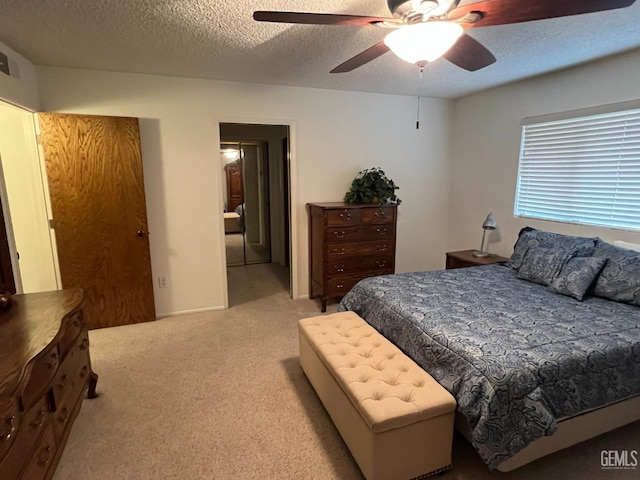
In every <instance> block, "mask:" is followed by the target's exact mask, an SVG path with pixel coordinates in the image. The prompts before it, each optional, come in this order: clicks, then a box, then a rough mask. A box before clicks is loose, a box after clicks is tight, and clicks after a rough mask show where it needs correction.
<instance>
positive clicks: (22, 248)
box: [0, 103, 58, 293]
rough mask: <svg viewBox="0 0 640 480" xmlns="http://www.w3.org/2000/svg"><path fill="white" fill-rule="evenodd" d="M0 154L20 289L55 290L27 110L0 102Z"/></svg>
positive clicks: (54, 271)
mask: <svg viewBox="0 0 640 480" xmlns="http://www.w3.org/2000/svg"><path fill="white" fill-rule="evenodd" d="M0 157H1V159H2V172H3V174H4V182H5V187H6V192H7V199H8V203H9V210H8V212H6V213H5V216H6V217H7V219H10V222H11V226H12V230H13V237H14V239H15V246H16V249H17V251H18V253H19V254H20V260H19V261H17V264H18V271H17V272H15V271H14V276H15V274H16V273H19V275H20V279H21V281H22V282H21V283H22V288H21V292H22V293H31V292H43V291H48V290H56V289H57V288H58V286H57V282H56V270H55V267H54V265H55V260H54V257H53V253H52V249H51V239H50V237H49V224H48V221H47V218H48V216H47V209H46V203H45V197H44V189H43V182H42V174H41V169H40V158H39V156H38V150H37V147H36V132H35V126H34V118H33V114H32V113H31V112H28V111H26V110H22V109H19V108H17V107H14V106H12V105H7V104H3V103H0Z"/></svg>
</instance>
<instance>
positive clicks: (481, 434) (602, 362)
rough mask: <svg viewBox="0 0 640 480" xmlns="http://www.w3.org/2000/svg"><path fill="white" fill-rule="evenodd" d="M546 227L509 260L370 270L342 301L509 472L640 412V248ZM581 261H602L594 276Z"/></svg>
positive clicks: (522, 241) (529, 234)
mask: <svg viewBox="0 0 640 480" xmlns="http://www.w3.org/2000/svg"><path fill="white" fill-rule="evenodd" d="M539 232H540V231H535V230H534V229H529V230H527V231H523V232H521V233H523V234H521V236H520V238H519V240H518V243H517V244H516V248H515V251H514V255H513V256H512V257H511V259H510V260H509V262H508V263H507V265H501V264H495V265H487V266H479V267H471V268H465V269H457V270H444V271H434V272H416V273H405V274H396V275H386V276H379V277H373V278H368V279H365V280H362V281H361V282H359V283H358V284H356V285H355V286H354V288H353V289H352V290H351V291H350V292H349V293H348V294H347V295H345V297H344V298H343V299H342V301H341V303H340V306H339V310H341V311H344V310H352V311H354V312H356V313H358V314H359V315H360V316H361V317H362V318H364V319H365V320H366V321H367V322H368V323H370V324H371V325H372V326H373V327H375V328H376V329H377V330H378V331H379V332H380V333H382V334H383V335H384V336H385V337H386V338H388V339H389V340H390V341H392V342H393V343H394V344H396V345H397V346H398V347H399V348H400V349H401V350H403V351H404V352H405V353H406V354H407V355H408V356H409V357H410V358H412V359H413V360H414V361H415V362H416V363H417V364H418V365H420V366H421V367H422V368H423V369H425V370H426V371H427V372H428V373H430V374H431V375H432V376H433V377H434V378H435V379H436V380H437V381H438V382H439V383H440V384H441V385H443V386H444V387H445V388H446V389H447V390H448V391H449V392H451V393H452V394H453V396H454V397H455V398H456V400H457V402H458V407H457V408H458V416H459V420H460V421H459V422H458V426H459V429H460V430H461V431H462V432H463V433H464V434H465V436H467V437H468V438H469V440H470V441H471V443H472V444H473V446H474V447H475V449H476V450H477V451H478V453H479V454H480V456H481V458H482V459H483V460H484V462H485V463H486V464H487V465H488V466H489V467H490V468H497V469H499V470H503V471H508V470H511V469H513V468H517V467H519V466H521V465H522V464H524V463H527V462H528V461H531V460H534V459H535V458H538V457H540V456H543V455H545V454H548V453H551V452H552V451H555V450H558V449H560V448H564V447H566V446H568V445H571V444H574V443H577V442H579V441H582V440H584V439H586V438H590V437H591V436H594V435H597V434H599V433H602V432H604V431H607V430H609V429H612V428H616V427H617V426H620V425H623V424H626V423H630V422H633V421H635V420H638V419H640V307H639V306H638V303H634V302H640V254H639V253H637V252H631V251H630V250H626V249H620V248H618V247H614V246H612V245H609V244H606V243H605V242H602V241H600V240H599V239H578V240H576V239H577V238H578V237H567V238H566V239H565V238H557V237H554V236H553V235H556V234H551V237H549V235H547V233H548V232H542V233H539ZM536 236H537V238H536ZM562 237H565V236H562ZM583 240H589V242H586V243H587V245H586V246H585V245H583V244H582V243H584V242H583ZM545 241H546V243H545ZM563 242H564V243H563ZM576 242H577V244H579V246H578V247H576V246H575V244H576ZM581 242H582V243H581ZM549 245H552V246H553V247H552V248H550V247H549ZM613 249H616V250H613ZM540 250H545V253H546V254H547V256H552V257H553V259H551V260H549V259H547V263H545V259H544V258H542V257H540V256H536V255H535V253H539V251H540ZM634 255H635V256H634ZM603 258H604V260H603ZM589 259H596V260H589ZM600 260H602V261H600ZM549 262H550V263H549ZM576 263H577V264H581V265H582V264H584V263H587V264H589V265H591V266H592V267H594V265H595V264H598V265H597V266H596V267H597V268H596V267H594V268H592V270H594V271H595V273H594V272H591V273H590V274H589V275H591V276H592V278H591V280H589V278H588V277H589V275H584V269H582V270H583V271H582V272H581V273H580V272H578V273H579V274H576V272H575V267H576ZM532 265H533V268H531V266H532ZM527 266H528V267H529V270H533V273H531V272H529V273H528V274H526V273H523V272H524V271H525V270H526V267H527ZM569 267H571V268H569ZM570 270H572V271H570ZM568 273H571V274H572V275H573V276H572V277H569V278H573V280H576V279H577V280H579V281H581V283H582V284H584V283H586V284H587V285H586V287H585V288H582V287H581V288H580V289H579V290H581V292H582V295H574V294H575V291H572V287H573V285H569V286H567V285H566V284H565V285H562V282H558V280H559V279H562V278H564V280H565V283H566V278H567V274H568ZM536 275H538V276H539V277H544V278H539V277H536ZM532 278H533V279H534V280H536V281H532V280H531V279H532ZM569 283H571V282H569ZM574 283H575V282H574ZM558 285H560V287H558ZM563 287H564V291H563ZM616 289H617V290H616ZM567 292H569V293H571V295H570V294H569V293H567ZM578 293H580V292H578ZM595 294H599V295H600V296H594V295H595ZM602 295H604V296H607V295H608V296H609V297H611V298H603V296H602ZM578 297H580V299H578ZM614 299H615V300H614Z"/></svg>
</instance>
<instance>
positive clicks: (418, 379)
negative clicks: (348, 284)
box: [298, 312, 456, 480]
mask: <svg viewBox="0 0 640 480" xmlns="http://www.w3.org/2000/svg"><path fill="white" fill-rule="evenodd" d="M298 338H299V342H300V365H301V366H302V369H303V370H304V373H305V374H306V376H307V378H308V379H309V381H310V382H311V385H312V386H313V388H314V389H315V391H316V393H317V394H318V397H320V400H321V401H322V403H323V404H324V407H325V408H326V410H327V411H328V412H329V415H330V416H331V419H332V420H333V423H334V424H335V425H336V427H337V428H338V431H339V432H340V434H341V435H342V438H343V439H344V441H345V443H346V444H347V446H348V447H349V450H351V453H352V454H353V457H354V458H355V459H356V462H358V465H359V466H360V470H362V473H363V474H364V476H365V477H366V478H367V479H368V480H383V479H393V480H400V479H409V478H416V477H422V476H427V475H431V474H434V473H439V472H441V471H444V470H446V469H447V468H449V467H450V466H451V443H452V440H453V420H454V414H455V409H456V401H455V399H454V398H453V397H452V396H451V394H450V393H449V392H447V391H446V390H445V389H444V388H443V387H442V386H440V384H438V383H437V382H436V381H435V380H434V379H433V378H431V376H430V375H429V374H428V373H426V372H425V371H424V370H422V369H421V368H420V367H419V366H418V365H417V364H416V363H414V362H413V360H411V359H410V358H408V357H407V356H406V355H405V354H404V353H402V352H401V351H400V350H399V349H398V348H397V347H396V346H395V345H393V344H392V343H391V342H389V341H388V340H387V339H386V338H384V337H383V336H382V335H380V334H379V333H378V332H377V331H376V330H375V329H374V328H373V327H372V326H370V325H369V324H368V323H366V322H365V321H364V320H362V319H361V318H360V317H359V316H358V315H357V314H355V313H353V312H341V313H335V314H331V315H325V316H319V317H312V318H305V319H302V320H300V321H299V322H298Z"/></svg>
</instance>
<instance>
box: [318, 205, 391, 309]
mask: <svg viewBox="0 0 640 480" xmlns="http://www.w3.org/2000/svg"><path fill="white" fill-rule="evenodd" d="M307 208H308V209H309V297H310V298H316V297H320V298H321V300H322V311H323V312H326V310H327V299H328V298H329V297H342V296H343V295H344V294H346V293H347V292H348V291H349V290H351V288H352V287H353V286H354V285H355V284H356V283H358V282H359V281H360V280H362V279H363V278H367V277H373V276H375V275H384V274H388V273H394V271H395V260H396V217H397V207H396V205H390V204H389V205H376V204H367V205H355V204H346V203H339V202H336V203H309V204H307Z"/></svg>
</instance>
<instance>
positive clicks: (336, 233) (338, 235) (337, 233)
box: [333, 230, 347, 238]
mask: <svg viewBox="0 0 640 480" xmlns="http://www.w3.org/2000/svg"><path fill="white" fill-rule="evenodd" d="M345 233H347V232H345V231H344V230H342V231H341V232H333V234H334V235H335V236H336V237H338V238H342V237H344V235H345Z"/></svg>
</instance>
